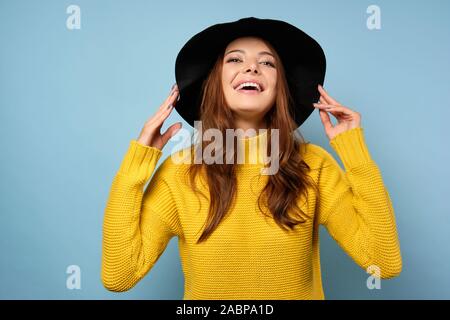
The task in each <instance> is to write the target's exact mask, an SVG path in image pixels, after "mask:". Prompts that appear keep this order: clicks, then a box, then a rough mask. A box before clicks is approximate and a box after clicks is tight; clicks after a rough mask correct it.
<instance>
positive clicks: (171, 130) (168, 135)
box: [161, 122, 181, 144]
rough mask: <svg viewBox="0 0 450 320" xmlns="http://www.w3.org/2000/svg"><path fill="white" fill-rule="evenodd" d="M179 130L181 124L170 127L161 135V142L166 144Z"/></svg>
mask: <svg viewBox="0 0 450 320" xmlns="http://www.w3.org/2000/svg"><path fill="white" fill-rule="evenodd" d="M180 129H181V122H177V123H175V124H173V125H171V126H170V127H169V128H168V129H167V130H166V132H164V133H163V134H162V135H161V139H162V140H163V143H164V144H166V142H167V141H169V139H170V138H172V137H173V136H174V135H175V134H176V133H177V132H178V131H179V130H180Z"/></svg>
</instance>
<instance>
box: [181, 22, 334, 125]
mask: <svg viewBox="0 0 450 320" xmlns="http://www.w3.org/2000/svg"><path fill="white" fill-rule="evenodd" d="M243 36H257V37H260V38H263V39H265V40H267V41H268V42H269V43H270V44H271V45H272V46H273V47H274V49H275V50H276V51H277V53H278V55H279V56H280V58H281V60H282V62H283V65H284V69H285V74H286V80H287V83H288V85H289V90H290V92H291V94H292V97H293V99H294V104H295V105H294V108H293V109H294V115H293V117H294V120H295V122H296V123H297V124H298V126H300V125H301V124H302V123H303V122H304V121H305V120H306V119H307V118H308V117H309V116H310V115H311V113H312V112H313V111H314V109H315V108H314V107H313V105H312V104H313V103H314V102H318V100H319V97H320V92H319V91H318V89H317V85H318V84H321V85H323V81H324V78H325V68H326V59H325V54H324V52H323V50H322V48H321V46H320V45H319V44H318V43H317V42H316V41H315V40H314V39H313V38H311V37H310V36H309V35H307V34H306V33H305V32H303V31H302V30H300V29H298V28H297V27H295V26H293V25H291V24H289V23H287V22H284V21H280V20H272V19H259V18H255V17H248V18H243V19H240V20H237V21H234V22H227V23H219V24H215V25H212V26H210V27H208V28H206V29H204V30H203V31H201V32H199V33H197V34H196V35H194V36H193V37H192V38H191V39H189V41H187V42H186V44H185V45H184V46H183V47H182V48H181V50H180V52H179V53H178V55H177V58H176V62H175V78H176V82H177V85H178V89H179V100H178V101H177V103H176V104H175V109H176V110H177V112H178V113H179V114H180V115H181V117H183V118H184V120H185V121H186V122H187V123H189V124H190V125H191V126H194V120H199V119H200V115H199V108H200V103H201V87H202V83H203V81H204V80H205V79H206V77H207V76H208V74H209V72H210V71H211V69H212V67H213V65H214V63H215V61H216V59H217V57H218V55H219V54H220V52H221V51H223V50H225V48H226V46H227V45H228V44H229V43H230V42H231V41H233V40H234V39H236V38H239V37H243Z"/></svg>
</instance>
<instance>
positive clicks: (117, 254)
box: [101, 127, 402, 299]
mask: <svg viewBox="0 0 450 320" xmlns="http://www.w3.org/2000/svg"><path fill="white" fill-rule="evenodd" d="M262 137H266V135H265V134H259V135H256V136H253V137H250V138H245V139H242V140H241V141H243V142H244V147H245V146H248V145H249V144H247V143H250V142H252V141H255V140H261V138H262ZM330 145H331V147H332V148H333V149H334V150H335V151H336V153H337V154H338V155H339V157H340V158H341V160H342V163H343V164H344V167H345V168H344V169H345V171H344V170H343V169H342V168H341V167H340V166H339V164H338V163H337V162H336V160H335V159H334V158H333V157H332V155H331V154H330V153H329V152H327V151H326V150H325V149H324V148H322V147H320V146H318V145H315V144H312V143H308V144H307V145H306V149H305V150H306V152H305V154H304V155H303V158H304V160H305V161H306V162H307V163H308V165H309V166H310V167H311V171H310V172H309V175H310V176H311V177H312V178H313V180H314V181H315V182H316V183H317V185H318V187H319V191H320V195H319V197H318V198H316V197H315V195H314V192H312V190H311V192H309V195H310V197H311V198H310V199H308V201H309V204H308V205H306V204H305V202H304V201H299V203H298V205H299V206H300V207H301V208H302V210H305V211H307V212H308V213H309V214H310V215H312V216H313V217H314V219H311V220H308V221H307V222H306V223H303V224H300V225H298V226H296V227H295V229H294V230H293V231H284V230H282V229H281V228H280V227H279V226H278V225H277V224H276V223H275V222H274V221H273V220H272V219H270V218H267V217H265V216H264V215H263V213H262V212H260V209H259V208H258V205H257V198H258V195H259V194H260V192H261V190H262V188H263V187H264V185H265V182H267V179H268V176H265V175H261V174H260V169H261V167H262V165H260V164H259V163H258V164H250V163H248V161H246V162H245V163H243V164H239V165H238V167H239V170H238V171H237V174H238V194H237V199H236V202H235V204H234V206H232V208H231V209H230V211H229V213H228V214H227V215H226V217H225V218H224V220H222V221H221V223H220V224H219V227H218V228H217V229H216V230H215V231H214V232H213V233H212V235H211V236H210V237H209V238H208V239H207V240H206V242H203V243H200V244H196V240H197V239H198V237H199V236H200V234H201V232H202V230H203V229H202V227H203V224H204V222H205V219H206V217H207V213H208V206H209V203H208V199H209V193H208V190H207V187H206V186H205V184H204V183H203V181H202V183H203V184H202V183H200V181H199V180H198V179H197V182H198V184H197V186H198V187H199V188H200V189H201V190H202V191H203V192H204V193H205V194H206V195H207V199H205V198H204V197H202V196H200V195H198V194H194V193H193V191H192V190H191V188H190V186H189V184H188V180H187V177H188V175H187V171H186V170H187V168H188V166H189V165H188V164H182V163H178V162H176V161H174V160H173V159H174V158H172V157H171V156H168V157H167V158H166V159H165V160H164V161H163V162H162V163H161V165H160V166H159V167H158V168H156V165H157V162H158V160H159V159H160V157H161V155H162V151H161V150H159V149H157V148H154V147H148V146H144V145H141V144H140V143H138V142H137V141H136V140H132V141H131V142H130V145H129V149H128V151H127V152H126V154H125V157H124V159H123V161H122V163H121V165H120V168H119V171H118V172H117V174H116V175H115V177H114V180H113V183H112V186H111V190H110V195H109V198H108V201H107V205H106V209H105V216H104V225H103V253H102V268H101V278H102V281H103V284H104V286H105V287H106V288H107V289H108V290H111V291H116V292H120V291H126V290H129V289H130V288H132V287H133V286H134V285H135V284H136V283H137V282H138V281H139V280H140V279H142V278H143V277H144V276H145V275H146V274H147V273H148V272H149V271H150V270H151V268H152V267H153V266H154V264H155V263H156V262H157V261H158V258H159V257H160V255H161V254H162V253H163V252H164V250H165V248H166V246H167V244H168V242H169V240H170V239H171V238H172V237H174V236H176V237H177V238H178V245H179V250H180V257H181V262H182V268H183V273H184V278H185V286H184V297H183V299H324V293H323V289H322V280H321V271H320V257H319V226H320V225H323V226H325V228H326V229H327V230H328V232H329V233H330V235H331V236H332V237H333V238H334V239H335V240H336V242H337V243H338V244H339V245H340V247H341V248H342V249H343V250H344V251H345V252H346V253H347V254H348V255H349V256H350V257H351V258H352V259H353V260H354V261H355V262H356V263H357V264H358V265H359V266H360V267H362V268H363V269H364V270H366V268H367V267H368V266H370V265H376V266H378V267H379V268H380V269H381V277H382V278H392V277H395V276H397V275H398V274H399V273H400V272H401V269H402V258H401V254H400V245H399V241H398V235H397V229H396V223H395V216H394V210H393V207H392V203H391V199H390V196H389V194H388V191H387V190H386V188H385V186H384V184H383V180H382V176H381V173H380V170H379V168H378V167H377V165H376V164H375V162H374V161H373V160H372V158H371V156H370V154H369V151H368V149H367V146H366V143H365V140H364V135H363V128H360V127H358V128H354V129H350V130H347V131H345V132H343V133H341V134H339V135H337V136H336V137H335V138H334V139H332V140H331V141H330ZM186 150H187V149H184V150H181V151H179V152H177V153H175V154H178V155H181V152H183V151H186ZM259 150H260V149H258V151H259ZM155 169H156V170H155ZM153 173H154V175H153V176H152V174H153ZM150 177H151V179H150ZM146 182H148V185H147V187H146V188H144V187H145V184H146Z"/></svg>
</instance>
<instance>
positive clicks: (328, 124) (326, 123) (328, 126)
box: [319, 110, 333, 131]
mask: <svg viewBox="0 0 450 320" xmlns="http://www.w3.org/2000/svg"><path fill="white" fill-rule="evenodd" d="M319 115H320V119H321V120H322V123H323V126H324V128H325V131H328V130H330V129H333V124H332V123H331V119H330V115H329V114H328V113H327V112H326V111H323V110H319Z"/></svg>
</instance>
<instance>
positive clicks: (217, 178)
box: [189, 39, 318, 243]
mask: <svg viewBox="0 0 450 320" xmlns="http://www.w3.org/2000/svg"><path fill="white" fill-rule="evenodd" d="M261 40H263V41H264V42H265V43H266V44H267V46H269V48H271V49H272V52H273V53H274V56H275V60H276V66H277V86H276V87H277V89H276V90H277V92H276V99H275V104H274V106H273V107H272V108H271V109H270V110H269V111H268V112H267V113H266V115H265V121H266V123H267V129H268V130H267V134H268V136H267V141H271V136H270V133H271V131H270V130H271V129H275V128H283V129H282V130H279V156H280V159H279V170H278V172H277V173H276V174H272V175H269V179H268V182H267V184H266V185H265V187H264V189H263V190H262V192H261V194H260V196H259V197H258V207H259V209H260V210H261V203H260V201H261V200H262V199H263V198H264V196H266V197H265V199H264V200H266V204H265V205H266V207H268V209H269V210H270V212H271V216H272V217H273V219H274V220H275V222H276V223H277V224H278V225H279V226H280V227H281V228H283V229H284V230H286V229H288V228H289V229H291V230H292V229H293V228H294V226H295V225H297V224H299V223H303V222H305V221H306V218H308V215H307V214H306V213H305V212H303V211H302V210H301V208H300V207H298V206H297V204H296V202H297V199H298V197H300V196H302V195H305V198H306V201H308V197H307V194H308V193H307V187H308V186H311V187H313V190H314V191H315V192H316V194H317V192H318V191H317V186H316V185H315V183H314V182H313V181H312V180H310V179H309V178H310V177H309V176H308V174H307V171H309V169H310V167H309V166H308V164H307V163H306V162H305V161H304V160H303V159H302V156H301V154H302V153H301V150H302V149H301V148H302V147H304V144H305V143H309V142H305V141H304V139H303V136H302V135H301V134H300V133H298V132H297V133H298V137H299V139H298V140H297V138H295V134H292V133H293V132H294V131H295V130H296V129H297V125H296V123H295V121H294V120H293V117H292V108H293V100H292V97H291V94H290V92H289V87H288V84H287V81H286V78H285V72H284V68H283V65H282V63H281V59H280V57H279V55H278V54H277V53H276V51H275V50H274V49H273V47H272V46H271V45H270V43H268V42H267V41H265V40H264V39H261ZM223 54H224V53H223V52H222V53H221V54H220V55H219V56H218V58H217V60H216V62H215V64H214V66H213V67H212V69H211V71H210V73H209V75H208V77H207V78H206V79H205V81H204V82H203V85H202V101H201V104H200V120H201V122H202V129H203V130H206V129H209V128H216V129H219V130H220V131H221V132H222V133H223V134H224V136H225V132H226V131H225V130H226V129H227V128H234V121H233V115H232V113H231V110H230V108H229V107H228V106H227V104H226V101H225V96H224V93H223V89H222V82H221V77H222V72H221V71H222V63H223ZM235 138H236V137H235ZM202 141H203V142H202V144H201V146H200V147H201V148H202V151H203V150H204V148H205V147H207V145H208V144H209V143H207V142H205V141H204V140H203V139H202ZM235 144H236V141H235ZM191 147H192V146H191ZM270 148H271V145H270V142H268V152H269V153H270V152H271V151H270V150H271V149H270ZM221 150H223V149H221ZM192 153H193V152H192ZM192 153H191V154H192ZM225 153H226V152H225ZM225 153H224V152H222V154H221V156H222V157H224V156H227V157H229V155H226V154H225ZM202 154H203V152H202ZM222 159H224V161H223V164H218V163H212V164H205V163H203V162H202V163H194V162H193V161H192V162H191V165H190V167H189V177H190V183H191V187H192V189H193V190H194V192H197V193H200V194H202V193H201V192H200V190H198V189H197V188H196V187H195V177H196V175H197V174H199V172H201V171H202V170H204V174H205V175H206V181H207V183H208V189H209V194H210V207H209V212H208V217H207V220H206V221H205V223H206V228H204V230H203V233H202V234H201V236H200V238H199V239H198V240H197V243H200V242H202V241H205V240H206V239H207V238H208V237H209V236H210V234H211V233H212V232H213V231H214V230H215V229H216V228H217V226H218V225H219V223H220V221H221V220H222V218H223V217H224V216H225V215H226V213H227V212H228V210H229V209H230V207H231V205H232V201H234V200H235V195H236V190H237V180H236V174H235V172H236V171H235V170H236V167H235V166H236V163H237V161H236V153H234V160H235V161H234V162H233V163H232V164H227V163H226V161H225V158H222ZM203 196H204V195H203ZM205 198H206V197H205ZM206 199H207V198H206ZM261 211H263V210H261ZM291 211H293V212H294V213H295V215H296V216H297V217H299V219H298V220H296V219H294V218H293V217H292V216H290V214H289V212H291ZM264 214H265V213H264ZM309 218H310V217H309Z"/></svg>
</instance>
